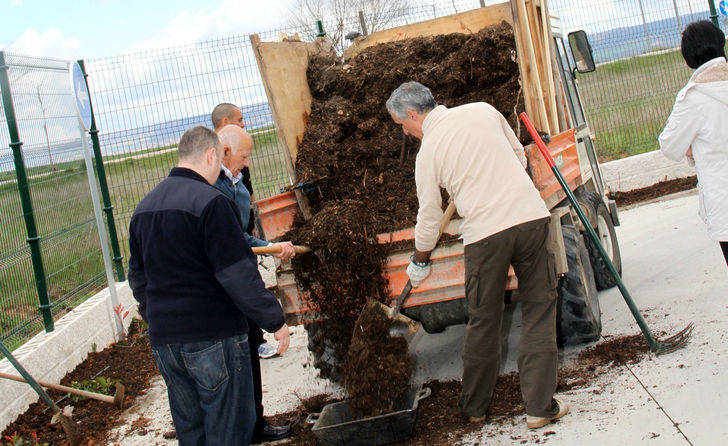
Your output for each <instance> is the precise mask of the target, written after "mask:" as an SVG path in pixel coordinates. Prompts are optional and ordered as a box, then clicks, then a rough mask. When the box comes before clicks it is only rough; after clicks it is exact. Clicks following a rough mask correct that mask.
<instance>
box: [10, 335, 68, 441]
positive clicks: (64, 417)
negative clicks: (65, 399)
mask: <svg viewBox="0 0 728 446" xmlns="http://www.w3.org/2000/svg"><path fill="white" fill-rule="evenodd" d="M0 352H2V354H3V355H5V357H6V358H8V361H9V362H10V364H12V365H13V367H15V370H17V371H18V372H19V373H20V374H21V375H22V376H23V378H24V381H25V382H27V383H28V384H30V387H32V388H33V390H35V393H37V394H38V396H40V399H42V400H43V402H44V403H46V404H47V405H48V406H49V407H50V408H51V411H53V414H54V418H58V420H59V421H60V422H61V426H62V427H63V431H64V432H65V433H66V438H67V439H68V444H70V445H71V446H76V445H80V444H81V434H80V431H79V429H78V425H77V424H76V423H75V422H74V421H73V420H72V419H71V417H70V416H67V415H65V414H64V413H63V412H62V411H61V409H60V408H59V407H58V406H57V405H56V403H54V402H53V400H52V399H51V397H50V396H48V394H47V393H45V391H43V389H41V388H40V385H38V382H37V381H36V380H35V379H33V377H32V376H30V374H29V373H28V371H27V370H25V368H24V367H23V366H22V365H20V363H19V362H18V361H17V359H15V357H14V356H13V355H12V354H11V353H10V350H8V349H7V348H6V347H5V344H3V343H2V342H0ZM74 390H75V389H74Z"/></svg>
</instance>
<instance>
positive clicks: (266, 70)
mask: <svg viewBox="0 0 728 446" xmlns="http://www.w3.org/2000/svg"><path fill="white" fill-rule="evenodd" d="M250 42H251V44H252V46H253V53H255V60H256V61H257V62H258V69H259V70H260V77H261V79H262V80H263V86H264V88H265V93H266V95H267V96H268V104H269V106H270V109H271V113H272V114H273V122H274V123H275V126H276V130H277V131H278V138H279V139H280V141H281V145H282V146H283V151H284V159H285V162H286V169H287V170H288V175H289V177H290V181H291V184H296V183H297V181H298V180H297V178H296V169H295V164H296V154H297V153H298V146H299V145H300V144H301V141H302V140H303V132H304V130H305V128H306V123H307V122H308V116H309V115H310V114H311V101H312V98H311V91H310V90H309V88H308V83H307V80H306V70H307V69H308V59H309V56H310V55H311V54H318V53H321V52H326V51H332V48H331V44H330V42H329V41H328V40H326V39H321V40H318V41H316V42H298V41H290V40H287V41H285V42H261V41H260V37H259V36H258V35H257V34H253V35H251V36H250ZM296 197H297V198H298V203H299V205H300V206H301V211H302V212H303V214H304V217H305V218H310V216H311V213H310V210H309V208H308V203H307V201H306V199H305V197H304V195H303V194H302V193H301V191H300V190H298V189H297V190H296Z"/></svg>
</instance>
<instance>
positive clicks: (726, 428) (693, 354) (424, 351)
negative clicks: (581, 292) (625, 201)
mask: <svg viewBox="0 0 728 446" xmlns="http://www.w3.org/2000/svg"><path fill="white" fill-rule="evenodd" d="M697 207H698V199H697V195H695V193H694V192H693V193H688V194H680V195H679V196H673V197H667V198H666V199H662V200H659V201H657V202H653V203H649V204H645V205H641V206H638V207H634V208H631V209H626V210H622V212H621V213H620V218H621V222H622V226H621V227H619V228H618V229H617V234H618V238H619V241H620V247H621V252H622V259H623V271H624V273H623V274H624V281H625V283H626V285H627V287H628V289H629V290H630V293H631V294H632V297H633V298H634V299H635V301H636V302H637V305H638V306H639V308H640V310H641V311H642V313H643V314H645V316H646V320H647V323H648V324H649V326H650V327H651V328H652V329H653V331H655V332H660V331H662V330H664V331H666V332H667V333H672V332H674V331H677V330H679V329H681V328H682V327H684V326H685V325H686V324H687V323H688V322H690V321H693V322H695V324H696V327H695V331H694V334H693V337H692V340H691V342H690V343H689V344H688V346H687V347H686V348H684V349H682V350H679V351H677V352H674V353H671V354H669V355H665V356H660V357H655V356H650V357H648V358H647V359H645V360H644V361H642V362H641V363H639V364H636V365H632V366H630V367H629V368H618V369H609V370H608V371H606V372H605V373H604V374H603V375H602V377H601V378H600V379H599V381H598V382H596V383H593V384H591V386H590V387H589V388H586V389H576V390H574V391H571V392H567V393H566V394H564V395H562V398H563V399H564V400H565V401H567V402H568V403H569V404H570V405H571V407H572V411H571V414H569V415H567V416H566V417H564V418H563V419H562V420H561V421H560V422H559V423H557V424H553V425H550V426H549V427H546V428H543V429H541V430H538V431H535V432H530V431H528V430H527V429H526V428H525V423H524V421H523V419H517V420H513V425H507V426H495V425H485V426H484V428H483V429H482V430H481V431H480V432H478V433H475V434H472V435H470V436H468V437H466V438H465V439H464V440H463V443H464V444H535V443H539V444H542V443H544V442H548V443H552V444H564V445H577V444H578V445H581V444H595V445H597V444H610V445H632V444H641V443H647V444H654V445H689V444H692V445H717V444H728V423H726V422H725V420H726V419H728V390H727V389H726V384H727V383H728V380H727V379H726V377H725V370H728V343H727V342H726V341H728V340H727V339H726V336H727V335H726V333H728V330H727V329H728V319H727V318H726V317H725V315H726V314H727V313H728V300H727V299H726V297H728V268H727V267H726V264H725V262H724V261H723V258H722V255H721V252H720V248H719V247H718V244H717V243H715V242H713V241H711V240H710V239H709V238H708V237H707V235H706V232H705V228H704V226H703V224H702V222H701V221H700V220H699V218H698V217H697ZM600 303H601V307H602V322H603V334H604V335H605V336H610V335H620V334H633V333H637V332H638V330H639V329H638V327H637V325H636V324H635V323H634V320H633V319H632V316H631V314H630V313H629V311H628V309H627V306H626V305H625V304H624V301H623V300H622V297H621V294H620V293H619V290H617V289H616V288H614V289H611V290H608V291H605V292H602V293H600ZM507 316H508V318H510V319H511V325H512V329H511V331H510V332H509V333H507V334H505V335H504V342H505V343H506V345H507V348H508V349H507V355H506V357H505V361H504V365H503V371H510V370H513V369H514V368H515V356H516V354H517V352H516V346H517V329H518V325H519V324H520V321H519V311H518V309H517V308H516V309H515V311H513V312H511V313H509V314H508V315H507ZM463 328H464V327H463V326H457V327H451V328H449V329H448V330H446V331H445V332H444V333H441V334H437V335H426V336H424V337H423V338H422V339H421V340H420V341H419V342H418V344H417V345H416V346H414V349H415V350H416V351H417V353H418V370H417V373H416V374H415V381H418V382H423V381H426V380H428V379H433V378H434V379H459V377H460V373H461V371H462V361H461V359H460V350H461V347H462V335H463ZM306 343H307V340H306V334H305V331H303V330H302V329H301V328H300V327H296V328H294V333H293V336H292V342H291V349H290V350H289V352H287V353H286V354H285V355H284V356H283V357H280V358H273V359H269V360H264V361H262V365H263V377H264V378H263V381H264V392H265V393H264V396H263V398H264V405H265V407H266V413H267V414H274V413H278V412H284V411H288V410H290V409H293V408H294V407H295V406H296V405H297V402H298V400H299V397H300V398H305V397H307V396H310V395H314V394H317V393H322V392H336V391H338V388H337V387H336V386H334V385H331V384H330V383H328V381H324V380H321V379H319V378H318V377H317V376H316V372H315V369H313V368H312V367H310V366H309V357H308V351H307V347H306ZM573 354H574V350H573V349H572V350H568V351H566V352H564V353H563V356H564V358H563V359H564V361H568V360H569V357H570V356H572V355H573ZM724 417H725V418H724ZM139 418H144V419H148V422H147V423H148V425H147V427H146V428H145V429H144V430H142V431H141V432H140V430H139V429H136V430H131V429H130V425H131V423H132V422H134V421H135V420H138V419H139ZM138 424H144V423H138ZM171 429H172V424H171V417H170V416H169V409H168V407H167V401H166V395H165V392H164V385H163V383H162V382H161V381H158V382H157V383H156V384H155V385H154V386H153V387H152V388H151V389H150V390H149V392H148V394H147V396H146V397H144V398H143V399H142V400H141V401H138V402H137V404H135V406H134V407H133V408H131V409H130V411H129V414H128V423H127V425H126V426H123V427H122V428H120V429H119V430H118V431H117V439H116V441H113V443H114V444H121V445H142V444H144V445H147V444H175V442H174V441H170V440H166V439H164V438H163V436H162V434H163V433H164V432H166V431H169V430H171ZM140 433H144V435H140ZM547 433H548V435H546V434H547Z"/></svg>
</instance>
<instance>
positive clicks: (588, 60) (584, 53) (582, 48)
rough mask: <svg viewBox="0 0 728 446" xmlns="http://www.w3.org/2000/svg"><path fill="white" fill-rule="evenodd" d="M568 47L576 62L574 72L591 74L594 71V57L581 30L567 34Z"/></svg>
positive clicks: (587, 39)
mask: <svg viewBox="0 0 728 446" xmlns="http://www.w3.org/2000/svg"><path fill="white" fill-rule="evenodd" d="M568 38H569V47H570V48H571V54H572V55H573V56H574V62H576V71H578V72H579V73H591V72H592V71H594V70H596V65H595V64H594V55H593V54H592V48H591V45H590V44H589V38H588V37H587V36H586V33H585V32H584V31H583V30H579V31H574V32H570V33H569V36H568Z"/></svg>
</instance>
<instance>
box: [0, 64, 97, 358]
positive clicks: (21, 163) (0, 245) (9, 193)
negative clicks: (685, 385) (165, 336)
mask: <svg viewBox="0 0 728 446" xmlns="http://www.w3.org/2000/svg"><path fill="white" fill-rule="evenodd" d="M68 66H69V62H68V61H65V60H54V59H40V58H33V57H27V56H19V55H13V54H6V53H0V80H1V81H2V83H1V84H0V85H1V87H0V89H2V102H3V112H2V115H1V116H0V120H2V122H1V123H0V124H1V125H2V128H3V131H0V141H2V147H3V148H2V149H0V216H1V217H0V340H2V341H4V342H7V343H8V344H9V346H10V347H13V346H16V345H18V344H19V343H21V342H22V341H23V340H25V339H27V338H28V337H29V336H32V335H33V334H35V333H37V332H38V331H40V330H41V329H42V328H43V327H44V326H45V328H46V329H48V330H50V329H52V327H53V320H54V319H56V318H58V317H60V316H61V315H63V314H65V313H66V312H67V310H68V309H70V308H72V307H73V306H74V305H75V304H77V303H78V302H79V301H81V300H83V299H85V298H86V297H88V295H89V294H91V293H92V292H93V291H96V290H98V289H100V288H103V287H104V286H106V280H105V277H104V267H103V262H102V257H101V247H100V244H99V235H98V232H97V227H96V221H95V218H94V212H93V206H92V202H91V197H90V189H89V182H88V177H87V171H86V166H85V164H84V158H83V152H82V144H81V142H82V141H81V138H80V132H79V127H78V118H77V116H76V112H75V98H74V96H73V94H72V92H71V90H70V81H69V74H68Z"/></svg>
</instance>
